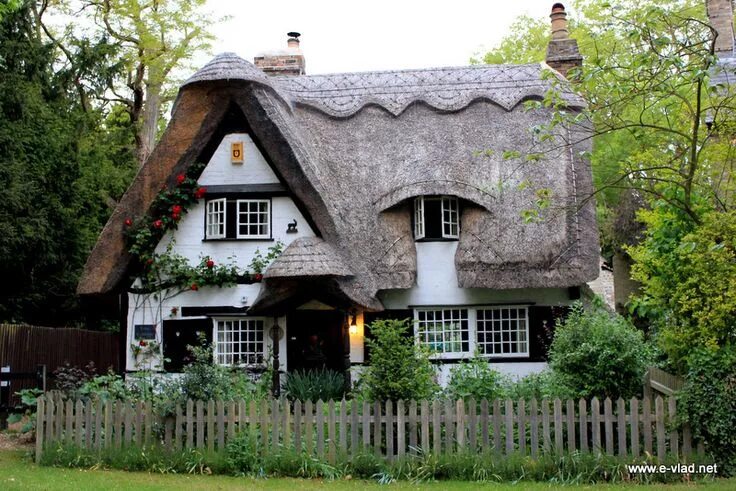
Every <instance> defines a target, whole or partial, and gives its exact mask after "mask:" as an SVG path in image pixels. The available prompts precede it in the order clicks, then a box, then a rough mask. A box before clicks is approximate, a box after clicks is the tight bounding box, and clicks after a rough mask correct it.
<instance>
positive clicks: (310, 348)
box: [286, 310, 345, 372]
mask: <svg viewBox="0 0 736 491" xmlns="http://www.w3.org/2000/svg"><path fill="white" fill-rule="evenodd" d="M344 323H345V314H344V313H343V312H341V311H339V310H295V311H293V312H292V313H290V314H288V315H287V317H286V326H287V333H288V342H287V349H286V362H287V364H288V367H289V371H290V372H293V371H296V370H318V369H320V368H328V369H330V370H335V371H338V372H344V371H345V345H344V341H345V340H344V335H345V334H344V329H343V324H344Z"/></svg>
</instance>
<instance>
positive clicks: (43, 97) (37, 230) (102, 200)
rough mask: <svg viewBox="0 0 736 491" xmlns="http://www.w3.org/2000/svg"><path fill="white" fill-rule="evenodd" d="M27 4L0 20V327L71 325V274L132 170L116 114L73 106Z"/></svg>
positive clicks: (67, 80) (70, 80) (70, 89)
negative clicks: (2, 323)
mask: <svg viewBox="0 0 736 491" xmlns="http://www.w3.org/2000/svg"><path fill="white" fill-rule="evenodd" d="M14 4H15V2H14ZM33 4H34V2H24V3H23V4H22V5H20V6H18V5H15V6H16V7H17V8H15V9H11V10H8V11H5V12H4V13H3V15H2V18H1V19H0V182H2V183H3V199H2V200H1V201H0V274H2V276H3V277H4V278H13V281H5V282H3V284H2V285H0V319H1V320H3V321H11V322H13V321H15V322H18V321H25V322H29V323H35V324H41V325H60V324H66V323H71V322H73V321H76V320H78V319H79V318H80V311H79V305H78V304H77V299H76V298H75V296H74V291H75V290H76V283H77V279H78V275H79V272H80V270H81V268H82V266H83V265H84V262H85V260H86V256H87V253H88V251H89V250H90V249H91V247H92V245H93V244H94V241H95V240H96V238H97V235H98V234H99V231H100V230H101V228H102V226H103V225H104V223H105V221H106V220H107V216H108V215H109V213H110V205H111V203H113V204H114V202H115V200H116V199H118V198H119V197H120V196H121V195H122V193H123V191H124V190H125V188H126V187H127V183H128V182H129V181H130V179H131V178H132V176H133V173H134V172H135V162H134V160H132V159H131V154H127V153H126V152H125V147H124V145H125V143H130V141H128V142H126V141H125V140H126V138H127V136H128V135H129V133H128V131H129V129H130V128H129V126H127V125H126V123H125V122H121V121H119V120H117V119H115V118H114V117H113V116H112V115H113V113H114V109H115V108H114V107H112V108H109V109H103V108H100V109H88V110H85V109H84V108H83V107H82V106H81V104H80V102H79V99H78V97H77V94H76V92H75V91H76V87H75V85H74V77H73V75H72V74H71V73H70V72H69V71H68V70H67V69H66V68H65V67H60V66H58V65H57V60H58V58H57V53H56V52H55V50H54V47H53V43H49V42H48V41H47V40H46V39H45V38H44V37H43V36H41V32H42V31H41V29H40V26H39V24H38V22H37V20H36V18H35V16H34V13H33V8H32V7H33ZM80 50H81V47H80V48H79V50H77V51H73V52H70V54H71V55H74V56H76V55H79V56H81V54H80V53H81V51H80ZM88 61H89V63H90V64H89V66H88V69H89V70H91V71H95V70H96V67H98V66H100V65H99V60H95V61H94V62H93V60H88Z"/></svg>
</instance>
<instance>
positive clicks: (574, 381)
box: [549, 303, 651, 399]
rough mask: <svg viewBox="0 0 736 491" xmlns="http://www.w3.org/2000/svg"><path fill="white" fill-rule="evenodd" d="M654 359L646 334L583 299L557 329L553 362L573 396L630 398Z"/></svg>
mask: <svg viewBox="0 0 736 491" xmlns="http://www.w3.org/2000/svg"><path fill="white" fill-rule="evenodd" d="M650 362H651V350H650V349H649V347H648V345H647V344H646V342H645V341H644V335H643V334H642V333H641V331H639V330H637V329H636V328H635V327H634V326H633V325H632V324H631V323H630V322H629V321H627V320H626V319H624V318H623V317H621V316H619V315H617V314H612V313H609V312H607V311H605V310H603V309H600V308H594V309H592V310H590V311H586V310H584V309H583V307H582V305H581V304H580V303H577V304H575V305H574V306H573V308H572V310H571V311H570V314H569V315H568V316H567V318H566V319H565V320H564V321H562V322H560V323H559V324H558V325H557V327H556V329H555V339H554V341H552V346H551V348H550V362H549V364H550V367H551V368H552V370H553V372H554V376H555V378H556V379H557V381H559V383H560V385H561V386H562V387H563V388H564V389H565V390H567V391H569V395H570V396H572V397H576V398H577V397H582V398H586V399H588V398H592V397H598V398H605V397H610V398H612V399H616V398H618V397H623V398H629V397H632V396H635V395H637V394H638V393H639V392H640V390H641V385H642V377H643V375H644V372H645V371H646V369H647V367H648V366H649V365H650Z"/></svg>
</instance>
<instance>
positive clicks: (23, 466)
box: [0, 451, 736, 491]
mask: <svg viewBox="0 0 736 491" xmlns="http://www.w3.org/2000/svg"><path fill="white" fill-rule="evenodd" d="M478 488H484V489H493V490H507V489H513V490H522V489H529V490H543V489H545V490H546V489H553V488H569V489H590V490H593V489H607V490H616V489H632V490H633V489H640V490H643V489H660V490H667V491H670V490H671V491H676V490H684V489H697V490H700V489H704V490H732V489H736V479H730V480H718V481H715V482H708V483H700V484H698V485H688V484H678V485H655V486H643V485H586V486H555V485H552V484H547V483H519V484H506V483H504V484H480V483H474V482H456V481H442V482H435V483H423V484H411V483H406V482H401V483H396V484H391V485H388V486H385V485H380V484H377V483H374V482H369V481H357V480H355V481H354V480H347V479H342V480H338V481H321V480H306V479H275V478H272V479H250V478H237V477H226V476H188V475H176V474H148V473H144V472H124V471H108V470H81V469H61V468H54V467H40V466H37V465H35V464H32V463H31V462H30V460H29V459H28V458H26V457H24V454H23V452H21V451H3V452H0V489H2V490H15V489H24V490H25V489H43V490H46V489H50V490H56V489H59V490H66V489H68V490H74V491H77V490H84V491H86V490H95V489H101V490H105V491H112V490H117V489H132V490H146V489H176V490H179V489H186V490H187V491H190V490H198V489H203V490H204V489H207V490H209V489H216V490H228V489H248V490H276V489H286V490H299V491H301V490H311V489H316V490H356V491H357V490H363V489H382V490H387V491H392V490H405V489H406V490H408V489H430V490H438V491H439V490H445V489H451V490H468V491H470V490H477V489H478Z"/></svg>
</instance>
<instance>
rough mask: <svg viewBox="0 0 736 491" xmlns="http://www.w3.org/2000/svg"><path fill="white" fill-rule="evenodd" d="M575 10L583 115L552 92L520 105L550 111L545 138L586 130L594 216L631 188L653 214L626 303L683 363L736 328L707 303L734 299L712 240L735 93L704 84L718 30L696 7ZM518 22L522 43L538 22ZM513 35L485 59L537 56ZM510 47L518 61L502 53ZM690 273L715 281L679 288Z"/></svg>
mask: <svg viewBox="0 0 736 491" xmlns="http://www.w3.org/2000/svg"><path fill="white" fill-rule="evenodd" d="M573 10H574V11H575V12H577V13H578V14H579V16H578V18H577V19H576V22H575V23H574V30H573V33H574V36H575V37H576V38H577V39H578V42H579V45H580V49H581V52H582V54H583V56H584V64H583V67H582V68H581V70H580V71H579V73H578V77H577V78H576V80H577V82H576V89H577V90H578V92H579V93H580V94H581V95H582V97H583V98H584V99H585V100H586V102H587V109H586V110H584V111H583V112H582V113H581V114H570V113H569V112H567V111H566V110H565V108H564V106H563V105H561V104H558V101H557V100H556V97H555V94H554V92H552V93H550V95H549V97H547V99H546V100H545V101H543V102H535V103H530V104H529V105H530V106H532V107H534V106H547V107H551V108H552V109H553V110H554V111H555V118H553V123H552V124H551V125H550V126H549V127H547V128H545V129H544V130H543V133H544V132H551V133H556V134H558V135H559V134H560V130H561V129H564V127H566V126H577V127H580V128H590V129H591V131H589V132H588V133H587V135H586V138H591V139H592V140H593V153H592V155H591V161H592V165H593V172H594V179H595V184H596V194H595V196H594V197H595V198H596V199H597V201H598V203H599V207H600V208H601V209H603V210H610V209H611V208H613V207H615V206H616V205H617V204H618V203H617V202H618V200H619V199H621V196H625V197H626V199H630V197H631V196H632V194H631V193H632V192H633V193H635V194H634V195H633V196H637V197H639V198H640V199H641V200H642V201H643V202H644V203H645V204H646V206H647V207H648V208H650V209H651V211H650V212H646V213H642V214H641V215H640V216H641V218H642V219H643V220H644V221H645V224H646V226H647V229H646V233H645V235H644V240H643V242H641V244H639V245H638V246H635V247H630V248H629V251H630V252H631V254H632V256H633V258H634V259H635V260H636V262H637V264H636V266H635V268H634V275H635V277H636V279H638V280H639V281H641V282H642V292H641V294H640V295H639V297H638V299H637V300H636V301H635V302H634V303H633V304H632V306H633V307H634V308H636V309H637V311H638V313H640V314H644V315H646V316H647V318H648V319H649V321H650V322H651V323H652V325H653V327H654V328H655V331H656V332H657V333H658V337H659V339H660V340H661V341H662V345H663V347H664V348H665V349H666V350H667V352H668V354H669V355H670V357H671V360H672V361H673V363H675V364H676V365H678V366H679V367H683V363H684V360H685V358H686V357H687V355H688V352H689V351H690V350H692V349H694V348H696V347H697V346H699V345H706V344H707V345H712V344H714V343H715V344H718V343H720V344H721V345H723V344H726V343H728V342H729V341H728V340H729V339H730V336H729V335H727V333H728V332H730V331H729V330H731V331H732V330H733V326H734V325H736V317H735V316H736V313H734V312H730V311H729V312H726V313H725V314H724V310H723V309H722V308H718V305H717V304H716V303H714V301H713V299H717V298H720V299H722V300H725V299H729V298H732V297H733V296H734V292H733V288H734V282H733V281H731V280H732V275H733V271H731V269H729V268H728V267H727V264H728V260H727V258H728V254H729V251H730V248H729V245H728V244H727V243H726V242H723V241H720V242H719V241H717V240H715V239H713V238H712V236H713V229H714V223H718V222H719V220H720V219H719V218H718V216H719V215H722V217H723V218H725V217H726V216H727V215H726V214H728V213H731V212H732V211H733V208H734V205H735V204H736V202H735V201H734V190H735V189H734V182H733V179H732V176H733V175H734V164H735V163H736V160H735V159H734V152H733V147H732V144H731V142H732V140H733V135H734V124H735V123H736V120H735V119H734V111H733V109H734V107H735V105H734V102H736V100H735V98H734V91H733V89H731V88H730V87H725V86H718V85H715V84H713V83H711V81H710V76H711V75H712V74H713V73H715V70H718V69H719V68H718V58H717V56H716V54H715V39H716V36H717V33H716V32H715V31H714V30H713V29H712V27H711V26H710V25H709V24H708V20H707V17H706V14H705V8H704V4H703V2H700V1H690V0H680V1H676V0H669V1H650V0H645V1H637V2H633V1H622V2H617V3H616V4H615V5H609V4H608V3H607V2H602V1H595V0H581V1H578V2H576V3H575V8H574V9H573ZM528 25H529V27H528V29H529V34H530V36H529V38H528V39H530V40H532V41H533V40H536V39H539V36H538V35H537V34H538V31H539V29H540V25H539V24H535V23H531V24H528ZM519 29H520V30H517V31H514V32H512V35H511V38H510V39H507V40H506V41H505V42H504V43H502V44H501V45H500V46H499V48H498V49H497V50H494V51H493V52H492V53H490V54H489V55H488V56H487V57H486V59H487V60H489V61H493V59H499V58H500V59H503V60H509V59H511V57H512V56H519V60H518V61H528V60H527V59H526V57H527V56H529V55H536V56H538V55H539V53H540V52H541V50H540V46H539V45H538V41H534V43H531V44H524V43H521V44H520V42H521V39H522V38H523V36H524V33H523V29H521V28H519ZM516 47H518V48H520V50H521V52H520V53H519V54H518V55H514V53H513V52H512V51H513V49H514V48H516ZM729 89H730V90H729ZM623 192H625V193H626V194H623ZM591 198H593V197H591ZM713 213H715V214H716V215H715V217H716V218H713V217H714V215H713ZM708 237H710V238H708ZM698 238H700V239H702V240H698ZM707 244H710V245H707ZM710 246H712V247H716V248H718V250H719V251H720V252H719V254H718V256H717V257H713V255H711V254H710V253H708V252H707V251H708V247H710ZM724 257H725V259H724ZM716 259H717V260H716ZM705 265H709V268H705V269H703V268H704V267H705ZM716 266H723V267H722V268H721V269H718V270H717V271H716V269H717V268H715V267H716ZM714 268H715V269H714ZM706 271H708V272H707V273H706ZM695 273H699V274H700V273H702V275H701V276H700V278H701V279H704V278H705V277H707V276H708V275H710V277H711V278H714V281H716V283H717V284H710V283H709V285H708V286H707V287H706V286H703V287H702V288H700V287H695V285H693V283H692V282H684V278H685V277H686V276H687V275H688V274H695ZM719 275H720V276H719ZM685 285H687V287H685ZM693 296H694V297H696V298H693ZM703 309H705V310H706V311H707V312H708V314H704V310H703ZM726 310H727V309H726ZM724 326H729V327H726V328H725V331H724ZM685 333H688V334H687V335H686V336H685ZM693 333H695V334H693Z"/></svg>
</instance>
